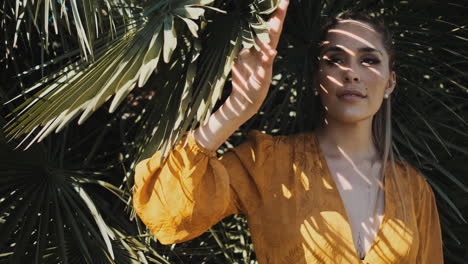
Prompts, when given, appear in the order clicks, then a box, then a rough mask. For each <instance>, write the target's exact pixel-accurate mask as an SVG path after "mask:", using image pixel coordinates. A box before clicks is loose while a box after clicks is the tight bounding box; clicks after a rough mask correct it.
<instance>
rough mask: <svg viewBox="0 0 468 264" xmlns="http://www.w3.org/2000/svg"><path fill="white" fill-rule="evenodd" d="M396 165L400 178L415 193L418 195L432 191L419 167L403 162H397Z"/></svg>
mask: <svg viewBox="0 0 468 264" xmlns="http://www.w3.org/2000/svg"><path fill="white" fill-rule="evenodd" d="M395 165H396V167H397V168H398V172H399V177H401V178H402V179H403V180H404V181H405V183H406V184H407V186H408V187H409V188H411V189H412V192H413V193H415V194H417V195H418V194H421V193H422V192H427V191H432V189H431V187H430V184H429V183H428V182H427V180H426V177H425V176H424V174H423V173H422V172H421V171H420V170H419V169H418V168H417V167H415V166H413V165H411V164H410V163H409V162H407V161H403V160H395Z"/></svg>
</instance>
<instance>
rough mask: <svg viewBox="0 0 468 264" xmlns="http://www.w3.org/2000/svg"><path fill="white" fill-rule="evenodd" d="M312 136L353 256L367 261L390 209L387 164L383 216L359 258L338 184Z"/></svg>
mask: <svg viewBox="0 0 468 264" xmlns="http://www.w3.org/2000/svg"><path fill="white" fill-rule="evenodd" d="M312 136H313V138H314V141H315V145H316V147H317V152H318V156H319V161H320V163H321V164H322V170H323V171H324V172H325V177H326V178H327V181H329V182H330V183H331V185H332V188H333V189H334V191H335V192H336V193H335V195H337V196H338V198H339V203H340V209H341V213H342V214H343V215H344V216H345V218H346V223H347V228H348V237H349V238H350V239H351V242H352V245H353V246H352V248H353V249H354V256H355V257H356V258H357V259H358V260H359V261H361V262H366V263H367V260H368V259H369V255H371V253H372V250H373V248H374V246H375V245H376V244H377V242H378V241H379V240H380V236H381V233H382V228H383V226H384V224H385V222H386V220H387V217H388V213H389V211H390V210H389V208H388V205H389V199H390V195H389V193H390V192H389V191H388V189H389V184H387V183H388V182H386V181H387V177H388V175H389V166H387V168H385V172H384V177H383V178H384V179H383V185H384V214H383V217H382V222H380V225H379V229H378V231H377V233H376V234H375V237H374V240H373V242H372V244H371V246H370V247H369V250H368V251H367V252H366V255H365V256H364V259H361V257H360V256H359V255H358V253H357V249H356V246H355V245H354V237H353V230H352V228H351V222H350V220H349V216H348V212H347V211H346V206H345V204H344V201H343V197H342V196H341V193H340V190H339V189H338V187H337V186H338V185H337V184H336V182H335V179H334V178H333V176H332V175H331V171H330V168H329V166H328V162H327V160H326V158H325V154H324V153H323V152H322V148H321V146H320V143H319V140H318V137H317V135H316V134H315V133H313V134H312Z"/></svg>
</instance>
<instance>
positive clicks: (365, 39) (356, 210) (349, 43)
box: [193, 0, 396, 258]
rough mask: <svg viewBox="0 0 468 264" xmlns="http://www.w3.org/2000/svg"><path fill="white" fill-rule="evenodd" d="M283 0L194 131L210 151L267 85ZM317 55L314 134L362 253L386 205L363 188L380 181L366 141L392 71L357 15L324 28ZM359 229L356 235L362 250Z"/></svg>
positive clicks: (257, 102) (375, 36)
mask: <svg viewBox="0 0 468 264" xmlns="http://www.w3.org/2000/svg"><path fill="white" fill-rule="evenodd" d="M288 4H289V1H287V0H283V1H282V2H281V3H280V5H279V7H278V9H277V11H276V12H275V14H274V15H273V16H272V17H271V19H270V20H269V21H268V24H269V27H270V30H269V33H270V39H271V41H270V43H262V42H261V41H257V42H258V44H259V46H260V47H261V50H260V51H256V50H255V49H253V48H252V49H244V50H242V51H241V53H240V55H239V58H238V60H237V61H236V63H235V65H234V67H233V69H232V76H233V77H232V86H233V91H232V94H231V95H230V97H229V98H228V99H227V100H226V102H225V103H224V104H223V105H222V106H221V107H220V109H219V110H218V111H217V112H216V113H214V114H213V115H211V116H210V118H209V119H208V120H207V122H206V123H205V124H204V125H202V126H200V127H199V128H197V129H196V130H194V132H193V133H194V137H195V140H196V141H197V142H198V143H199V144H200V145H201V146H203V147H205V148H206V149H207V150H211V151H215V150H216V149H217V148H218V147H219V146H220V145H221V144H222V143H223V142H224V141H225V140H227V138H228V137H229V136H230V135H231V134H232V133H233V132H234V131H235V130H237V129H238V127H239V126H240V125H242V124H243V123H244V122H245V121H247V120H248V119H249V118H250V117H251V116H252V115H254V114H255V113H256V111H258V109H259V108H260V106H261V105H262V103H263V101H264V99H265V97H266V95H267V93H268V89H269V87H270V83H271V78H272V66H273V61H274V58H275V56H276V47H277V45H278V41H279V38H280V35H281V31H282V28H283V22H284V19H285V16H286V11H287V7H288ZM337 47H338V48H337ZM340 49H341V50H340ZM321 58H322V59H321V62H320V71H319V73H318V80H319V85H318V87H319V92H320V97H321V100H322V103H323V105H324V106H326V107H327V109H328V110H327V112H326V115H325V119H326V122H325V123H326V125H324V126H322V127H321V128H320V129H318V130H317V131H316V134H317V138H318V139H319V142H320V147H321V150H322V152H323V154H324V156H325V158H326V160H327V164H328V167H329V169H330V173H331V174H332V176H333V178H334V180H335V184H336V186H337V188H338V189H339V191H340V194H341V197H342V200H343V204H344V206H345V208H346V210H347V212H348V216H347V217H348V220H349V221H350V225H351V229H352V232H353V237H354V240H355V247H356V249H357V251H358V252H359V254H360V256H361V257H362V258H363V257H364V255H365V254H366V253H367V252H368V250H369V248H370V245H371V244H372V242H373V240H374V238H375V235H376V233H377V230H378V228H379V226H380V223H381V221H382V216H383V212H384V204H383V201H384V198H383V195H380V196H378V197H377V196H373V197H372V196H371V197H370V199H369V196H366V195H363V194H368V193H376V190H377V188H382V179H381V177H380V175H381V168H382V162H381V160H380V159H379V157H378V154H377V150H376V147H375V146H374V144H373V142H372V140H371V138H372V137H371V132H372V130H371V124H372V118H373V116H374V115H375V113H376V112H377V110H378V109H379V107H380V105H381V104H382V101H383V100H384V99H383V98H384V93H387V94H389V95H390V94H391V93H392V92H393V89H394V87H395V81H396V76H395V73H394V72H392V71H390V67H389V63H388V60H389V58H388V54H387V52H386V50H385V48H384V46H383V43H382V39H381V36H380V34H379V33H378V32H375V31H374V30H373V29H372V27H371V26H369V25H366V24H363V23H360V22H357V21H344V22H343V23H340V24H339V25H338V26H337V27H335V28H333V29H332V30H330V31H329V32H328V34H327V38H326V42H325V43H324V45H323V46H322V54H321ZM348 90H354V91H359V92H360V93H361V94H362V95H365V98H359V99H358V98H355V97H350V96H346V98H344V97H341V95H342V94H343V93H345V92H346V91H348ZM368 190H370V192H368ZM369 200H371V201H370V202H372V203H369ZM374 203H376V204H377V210H376V211H375V212H373V211H370V210H368V208H369V206H368V204H371V205H373V204H374ZM358 233H361V235H362V237H361V239H362V241H361V245H362V248H361V249H359V248H358V244H359V243H358V235H357V234H358Z"/></svg>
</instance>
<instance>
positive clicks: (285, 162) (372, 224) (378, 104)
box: [133, 0, 443, 264]
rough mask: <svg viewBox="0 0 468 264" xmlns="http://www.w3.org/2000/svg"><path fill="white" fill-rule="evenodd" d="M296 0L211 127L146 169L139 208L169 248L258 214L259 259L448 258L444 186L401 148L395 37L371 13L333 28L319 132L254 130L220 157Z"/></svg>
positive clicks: (375, 261) (326, 44) (256, 100)
mask: <svg viewBox="0 0 468 264" xmlns="http://www.w3.org/2000/svg"><path fill="white" fill-rule="evenodd" d="M287 6H288V1H286V0H283V1H282V2H281V3H280V6H279V8H278V10H277V11H276V13H275V14H274V15H273V16H272V18H271V19H270V21H269V24H270V37H271V41H270V43H268V44H267V43H262V42H259V45H260V46H261V50H260V51H256V50H254V49H252V50H243V51H242V52H241V54H240V56H239V58H238V60H237V62H236V64H235V66H234V68H233V72H232V74H233V78H232V82H233V91H232V94H231V95H230V96H229V98H228V99H227V100H226V102H225V103H224V104H223V105H222V106H221V108H220V109H219V110H218V111H217V112H216V113H214V114H213V115H212V116H211V117H210V118H209V120H208V121H207V123H206V124H204V125H203V126H200V127H199V128H198V129H196V130H194V131H192V132H189V133H187V134H186V136H185V137H184V140H182V142H181V143H180V144H179V145H178V146H177V147H176V148H175V149H174V150H173V151H172V152H171V153H170V154H169V156H168V157H167V159H166V160H165V161H164V162H163V163H162V164H161V163H160V162H159V158H160V153H159V152H157V153H155V154H154V155H153V157H151V158H150V159H147V160H144V161H142V162H140V163H139V164H138V165H137V168H136V171H135V190H134V200H133V201H134V207H135V210H136V212H137V213H138V215H139V216H140V218H141V219H142V221H143V222H144V223H145V224H146V225H147V227H148V228H149V229H150V230H151V231H152V232H153V233H154V234H155V236H156V237H157V238H158V239H159V241H160V242H161V243H163V244H171V243H179V242H183V241H186V240H189V239H192V238H194V237H197V236H199V235H201V234H202V233H204V232H205V231H206V230H207V229H208V228H209V227H211V226H212V225H214V224H215V223H217V222H218V221H220V220H221V219H223V218H224V217H226V216H228V215H231V214H235V213H243V214H245V215H246V216H247V219H248V223H249V227H250V232H251V235H252V239H253V243H254V246H255V250H256V255H257V258H258V261H259V263H340V264H345V263H372V264H380V263H411V264H414V263H422V264H430V263H443V256H442V240H441V232H440V224H439V219H438V213H437V207H436V204H435V200H434V195H433V192H432V190H431V188H430V186H429V185H428V184H427V182H426V181H425V180H424V178H423V177H422V176H421V175H420V174H419V173H417V172H416V171H415V170H414V169H413V168H412V167H411V166H409V165H408V164H405V163H403V162H400V161H395V160H394V159H393V155H392V153H391V151H390V150H391V148H390V144H391V137H390V100H389V97H390V95H391V94H392V92H393V90H394V88H395V83H396V75H395V72H393V71H392V67H393V51H392V48H391V38H390V37H389V34H388V33H386V31H385V28H384V27H383V26H382V25H380V24H379V23H377V22H375V21H373V20H372V19H370V18H366V17H358V16H356V17H349V18H342V19H335V20H333V21H331V22H330V23H329V24H327V25H326V26H325V27H324V32H323V36H322V40H323V41H322V42H321V46H320V56H319V58H320V61H319V67H318V69H319V71H318V72H317V73H316V74H317V75H316V80H317V85H316V91H315V93H316V96H317V98H319V99H320V101H321V103H322V109H323V110H324V112H323V115H322V116H323V122H322V124H321V125H320V126H319V128H318V129H316V130H315V131H313V132H303V133H300V134H297V135H292V136H271V135H266V134H263V133H261V132H259V131H256V130H253V131H251V132H250V133H249V136H248V138H247V140H246V141H245V142H244V143H243V144H241V145H239V146H238V147H236V148H234V149H233V150H231V151H229V152H227V153H226V154H224V155H223V157H221V158H220V159H218V158H217V157H216V152H215V151H216V149H217V148H218V147H219V146H220V145H221V144H222V143H223V142H224V141H225V140H226V139H227V138H228V137H229V136H230V135H231V134H232V133H233V132H234V131H235V130H236V129H237V128H238V127H239V126H240V125H241V124H242V123H244V122H245V121H247V120H248V119H249V118H250V117H251V116H252V115H253V114H255V113H256V111H258V109H259V107H260V106H261V104H262V102H263V100H264V99H265V97H266V94H267V92H268V88H269V85H270V81H271V73H272V64H273V60H274V57H275V55H276V50H275V49H276V46H277V44H278V40H279V36H280V34H281V29H282V24H283V21H284V17H285V15H286V9H287Z"/></svg>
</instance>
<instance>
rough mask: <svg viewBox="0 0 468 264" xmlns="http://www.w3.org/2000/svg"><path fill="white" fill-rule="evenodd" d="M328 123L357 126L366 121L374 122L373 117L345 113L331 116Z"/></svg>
mask: <svg viewBox="0 0 468 264" xmlns="http://www.w3.org/2000/svg"><path fill="white" fill-rule="evenodd" d="M327 119H328V120H327V121H328V122H339V123H346V124H357V123H360V122H363V121H366V120H372V115H367V114H364V113H362V112H361V113H359V112H358V113H356V112H345V113H341V114H337V115H330V116H329V117H328V118H327Z"/></svg>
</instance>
